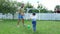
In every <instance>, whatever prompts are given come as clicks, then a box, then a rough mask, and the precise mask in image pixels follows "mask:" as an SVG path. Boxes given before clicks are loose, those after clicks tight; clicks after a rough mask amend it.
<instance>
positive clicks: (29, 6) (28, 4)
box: [24, 2, 33, 12]
mask: <svg viewBox="0 0 60 34" xmlns="http://www.w3.org/2000/svg"><path fill="white" fill-rule="evenodd" d="M26 8H33V6H32V5H31V4H30V3H29V2H28V3H27V4H25V7H24V9H25V12H26V11H27V9H26Z"/></svg>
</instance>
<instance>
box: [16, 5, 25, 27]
mask: <svg viewBox="0 0 60 34" xmlns="http://www.w3.org/2000/svg"><path fill="white" fill-rule="evenodd" d="M20 20H22V23H23V26H24V4H22V5H21V7H20V8H19V13H18V23H17V27H19V22H20Z"/></svg>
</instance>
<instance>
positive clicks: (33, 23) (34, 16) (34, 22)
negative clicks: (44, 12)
mask: <svg viewBox="0 0 60 34" xmlns="http://www.w3.org/2000/svg"><path fill="white" fill-rule="evenodd" d="M36 18H37V16H36V14H35V13H33V14H32V16H31V19H32V27H33V31H34V32H36Z"/></svg>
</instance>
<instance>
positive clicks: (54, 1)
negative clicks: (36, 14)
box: [17, 0, 60, 11]
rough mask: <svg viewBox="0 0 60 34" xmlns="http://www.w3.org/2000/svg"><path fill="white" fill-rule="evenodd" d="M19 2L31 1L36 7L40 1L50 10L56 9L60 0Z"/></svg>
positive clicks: (20, 0) (19, 0)
mask: <svg viewBox="0 0 60 34" xmlns="http://www.w3.org/2000/svg"><path fill="white" fill-rule="evenodd" d="M17 1H18V2H22V1H23V2H24V3H27V2H29V3H31V4H32V5H34V7H35V8H36V7H37V6H38V3H37V2H38V1H39V4H42V5H43V6H45V7H46V8H47V9H48V10H53V11H54V7H55V6H56V5H60V0H17Z"/></svg>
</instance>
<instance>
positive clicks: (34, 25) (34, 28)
mask: <svg viewBox="0 0 60 34" xmlns="http://www.w3.org/2000/svg"><path fill="white" fill-rule="evenodd" d="M33 31H34V32H35V31H36V24H33Z"/></svg>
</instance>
